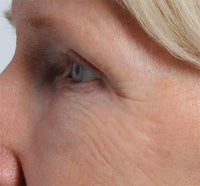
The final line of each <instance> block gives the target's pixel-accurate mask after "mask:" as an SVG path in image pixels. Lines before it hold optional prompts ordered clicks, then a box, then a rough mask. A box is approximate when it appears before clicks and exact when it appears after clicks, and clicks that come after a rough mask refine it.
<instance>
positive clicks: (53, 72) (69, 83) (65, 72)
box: [47, 52, 103, 92]
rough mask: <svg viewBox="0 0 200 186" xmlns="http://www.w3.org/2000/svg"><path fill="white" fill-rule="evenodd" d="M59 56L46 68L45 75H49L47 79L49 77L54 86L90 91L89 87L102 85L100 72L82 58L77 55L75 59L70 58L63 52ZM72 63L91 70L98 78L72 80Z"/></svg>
mask: <svg viewBox="0 0 200 186" xmlns="http://www.w3.org/2000/svg"><path fill="white" fill-rule="evenodd" d="M74 54H75V55H77V56H78V54H76V53H74V52H73V55H74ZM59 56H61V58H60V59H59V60H54V62H53V63H51V65H50V68H49V70H48V74H49V75H47V77H48V76H49V79H51V82H53V85H54V86H56V87H57V86H59V87H60V86H64V87H67V88H68V89H71V90H73V91H76V92H77V91H78V92H83V91H84V92H88V91H90V92H91V89H92V90H94V88H97V87H99V86H101V87H102V85H103V80H102V78H101V77H102V75H101V73H100V72H99V70H98V69H96V68H95V67H93V66H92V65H91V64H90V63H89V62H87V61H86V60H85V59H84V58H82V57H80V56H78V57H77V58H76V59H75V57H73V58H72V57H71V56H66V54H63V53H61V54H60V55H59ZM78 58H79V59H78ZM51 61H52V60H51ZM85 63H86V64H85ZM73 64H78V65H80V66H82V67H84V68H86V69H89V70H91V71H92V72H94V73H95V74H97V75H98V76H99V77H100V78H97V79H94V80H89V81H85V82H80V83H76V82H74V81H73V79H72V72H71V71H72V66H73ZM52 80H53V81H52Z"/></svg>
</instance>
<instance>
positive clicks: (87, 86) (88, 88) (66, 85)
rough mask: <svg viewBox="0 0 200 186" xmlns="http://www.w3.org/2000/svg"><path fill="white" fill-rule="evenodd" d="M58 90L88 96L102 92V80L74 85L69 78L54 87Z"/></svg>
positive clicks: (103, 87)
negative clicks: (95, 92)
mask: <svg viewBox="0 0 200 186" xmlns="http://www.w3.org/2000/svg"><path fill="white" fill-rule="evenodd" d="M56 87H57V88H58V89H62V90H64V91H66V92H69V91H71V92H74V93H80V94H90V93H92V92H94V91H98V90H103V89H105V86H104V83H103V80H101V79H99V80H92V81H87V82H82V83H74V82H73V80H72V79H71V78H68V79H67V80H66V79H65V80H62V81H61V82H59V83H58V84H57V86H56Z"/></svg>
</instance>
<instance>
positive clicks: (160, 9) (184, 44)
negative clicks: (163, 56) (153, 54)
mask: <svg viewBox="0 0 200 186" xmlns="http://www.w3.org/2000/svg"><path fill="white" fill-rule="evenodd" d="M117 1H118V0H117ZM118 2H119V1H118ZM120 2H122V3H123V4H124V5H125V6H126V7H127V9H128V10H129V12H130V13H131V14H132V15H133V16H134V17H135V18H136V19H137V20H138V22H139V23H140V24H141V25H142V27H143V29H144V30H145V31H146V32H147V33H148V34H149V35H150V36H151V37H152V38H154V39H155V40H156V41H158V42H159V43H160V44H161V45H162V46H164V47H165V48H166V49H167V50H168V51H169V52H170V53H171V54H173V55H174V56H175V57H177V58H179V59H182V60H184V61H187V62H190V63H192V64H193V65H195V66H196V67H198V68H200V1H199V0H120Z"/></svg>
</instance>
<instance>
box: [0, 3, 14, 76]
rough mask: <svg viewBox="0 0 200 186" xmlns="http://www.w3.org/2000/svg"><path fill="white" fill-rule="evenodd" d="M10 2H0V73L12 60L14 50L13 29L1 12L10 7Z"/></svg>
mask: <svg viewBox="0 0 200 186" xmlns="http://www.w3.org/2000/svg"><path fill="white" fill-rule="evenodd" d="M11 2H12V0H1V2H0V73H1V72H2V71H3V70H4V69H5V67H6V66H7V65H8V64H9V62H10V61H11V60H12V58H13V55H14V53H15V48H16V34H15V29H14V28H13V27H12V26H11V25H9V23H8V21H7V20H6V19H5V18H4V15H3V12H4V11H5V10H8V9H9V8H10V7H11Z"/></svg>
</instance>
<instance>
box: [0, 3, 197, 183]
mask: <svg viewBox="0 0 200 186" xmlns="http://www.w3.org/2000/svg"><path fill="white" fill-rule="evenodd" d="M12 14H13V21H14V24H15V26H16V32H17V49H16V53H15V56H14V58H13V60H12V61H11V63H10V65H9V66H8V67H7V69H6V70H5V71H4V72H3V73H2V74H1V75H0V109H1V111H0V118H1V120H0V146H2V147H5V148H7V149H9V150H10V152H12V153H13V156H14V157H15V158H16V159H17V160H16V161H17V162H18V164H19V165H18V167H17V168H16V169H15V170H16V172H17V173H16V175H17V176H16V178H15V180H14V182H10V183H9V184H10V185H19V180H20V179H22V177H23V176H24V177H25V180H26V185H30V186H38V185H42V186H62V185H63V186H64V185H69V186H71V185H76V186H78V185H87V186H93V185H94V186H96V185H106V186H118V185H119V186H122V185H124V186H127V185H136V186H137V185H170V186H172V185H180V186H184V185H185V186H186V185H191V186H192V185H199V184H200V178H199V163H200V157H199V155H200V154H199V152H200V151H199V150H200V147H199V140H200V134H199V130H200V126H199V123H200V117H199V116H200V108H199V103H200V98H199V91H200V90H199V89H200V88H199V77H200V74H199V71H198V70H196V69H194V68H193V67H191V66H189V65H187V64H185V63H183V62H182V61H179V60H177V59H175V58H174V57H173V56H171V55H170V54H169V53H168V52H167V51H165V50H164V49H163V48H162V47H161V46H159V45H157V44H156V43H155V42H154V41H153V40H152V39H151V38H149V37H148V36H147V34H146V33H145V32H144V31H143V30H142V29H141V28H140V26H139V25H138V23H137V22H136V20H135V19H134V18H131V16H130V15H129V14H128V13H127V12H126V11H125V10H123V9H122V8H121V7H120V6H119V5H118V4H117V3H116V2H115V1H111V0H56V1H51V0H34V1H26V0H14V2H13V10H12ZM72 62H77V63H81V64H82V65H84V66H85V68H88V69H90V70H91V71H93V72H95V73H97V74H98V75H99V76H100V77H101V79H96V80H92V81H87V82H83V83H74V82H73V81H71V79H70V77H69V76H67V75H66V74H69V71H70V67H71V65H70V63H72ZM54 76H55V77H54ZM10 152H9V153H10ZM0 155H1V153H0ZM9 156H10V155H9ZM9 156H7V157H9ZM12 158H13V157H12ZM0 159H1V157H0ZM7 166H10V165H9V164H8V165H7ZM11 166H12V165H11ZM14 166H16V165H14ZM21 169H22V170H23V173H20V176H19V172H20V170H21ZM0 170H1V167H0ZM1 171H2V170H1ZM20 177H21V178H20ZM0 184H1V182H0Z"/></svg>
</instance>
